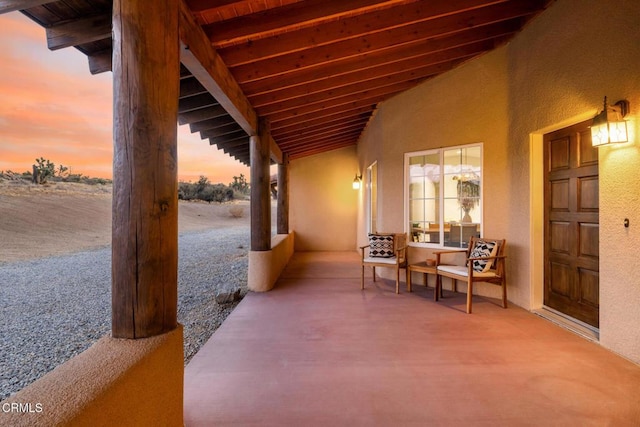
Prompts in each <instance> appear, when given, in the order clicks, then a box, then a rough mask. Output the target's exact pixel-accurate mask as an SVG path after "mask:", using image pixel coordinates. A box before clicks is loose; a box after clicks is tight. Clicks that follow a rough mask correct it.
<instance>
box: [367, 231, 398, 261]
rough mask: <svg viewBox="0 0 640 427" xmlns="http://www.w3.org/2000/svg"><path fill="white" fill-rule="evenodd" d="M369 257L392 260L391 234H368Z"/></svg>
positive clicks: (393, 254)
mask: <svg viewBox="0 0 640 427" xmlns="http://www.w3.org/2000/svg"><path fill="white" fill-rule="evenodd" d="M369 256H370V257H377V258H393V257H394V256H395V253H394V252H393V234H369Z"/></svg>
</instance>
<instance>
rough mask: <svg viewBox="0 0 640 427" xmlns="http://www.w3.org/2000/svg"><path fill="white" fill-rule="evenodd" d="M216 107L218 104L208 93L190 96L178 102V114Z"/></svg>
mask: <svg viewBox="0 0 640 427" xmlns="http://www.w3.org/2000/svg"><path fill="white" fill-rule="evenodd" d="M214 105H218V102H217V101H216V100H215V98H214V97H213V96H211V95H210V94H208V93H203V94H201V95H196V96H190V97H188V98H184V99H181V100H179V101H178V114H182V113H187V112H189V111H194V110H199V109H201V108H203V107H212V106H214ZM225 111H226V110H225Z"/></svg>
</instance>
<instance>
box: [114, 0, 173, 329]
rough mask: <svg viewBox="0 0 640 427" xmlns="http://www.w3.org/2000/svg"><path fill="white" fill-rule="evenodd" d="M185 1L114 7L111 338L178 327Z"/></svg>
mask: <svg viewBox="0 0 640 427" xmlns="http://www.w3.org/2000/svg"><path fill="white" fill-rule="evenodd" d="M178 7H179V0H163V1H160V2H154V4H153V7H152V8H151V9H150V8H149V2H148V1H145V0H114V2H113V98H114V108H113V110H114V111H113V138H114V155H113V230H112V233H113V234H112V267H111V268H112V334H113V336H114V337H116V338H144V337H149V336H153V335H159V334H162V333H165V332H168V331H170V330H172V329H174V328H175V327H176V326H177V296H178V287H177V276H178V274H177V273H178V197H177V120H178V96H179V79H180V75H179V70H180V61H179V39H178V10H179V9H178Z"/></svg>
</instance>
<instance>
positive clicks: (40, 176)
mask: <svg viewBox="0 0 640 427" xmlns="http://www.w3.org/2000/svg"><path fill="white" fill-rule="evenodd" d="M55 174H56V165H55V164H53V163H52V162H51V161H50V160H48V159H45V158H44V157H40V158H39V159H36V164H35V165H33V182H34V183H35V184H45V183H46V182H47V180H48V179H49V178H53V177H54V176H55Z"/></svg>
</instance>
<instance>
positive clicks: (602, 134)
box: [591, 96, 629, 147]
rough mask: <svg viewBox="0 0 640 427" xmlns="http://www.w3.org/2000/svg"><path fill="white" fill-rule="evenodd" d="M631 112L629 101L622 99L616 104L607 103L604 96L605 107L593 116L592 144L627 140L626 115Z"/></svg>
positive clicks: (596, 145) (598, 144)
mask: <svg viewBox="0 0 640 427" xmlns="http://www.w3.org/2000/svg"><path fill="white" fill-rule="evenodd" d="M628 112H629V101H627V100H622V101H618V102H616V103H615V104H614V105H608V104H607V97H606V96H605V97H604V109H603V110H602V112H600V114H598V115H597V116H595V117H594V118H593V124H592V125H591V145H593V146H594V147H599V146H601V145H606V144H612V143H614V142H627V141H628V139H629V137H628V135H627V121H626V120H625V119H624V116H626V115H627V113H628Z"/></svg>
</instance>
